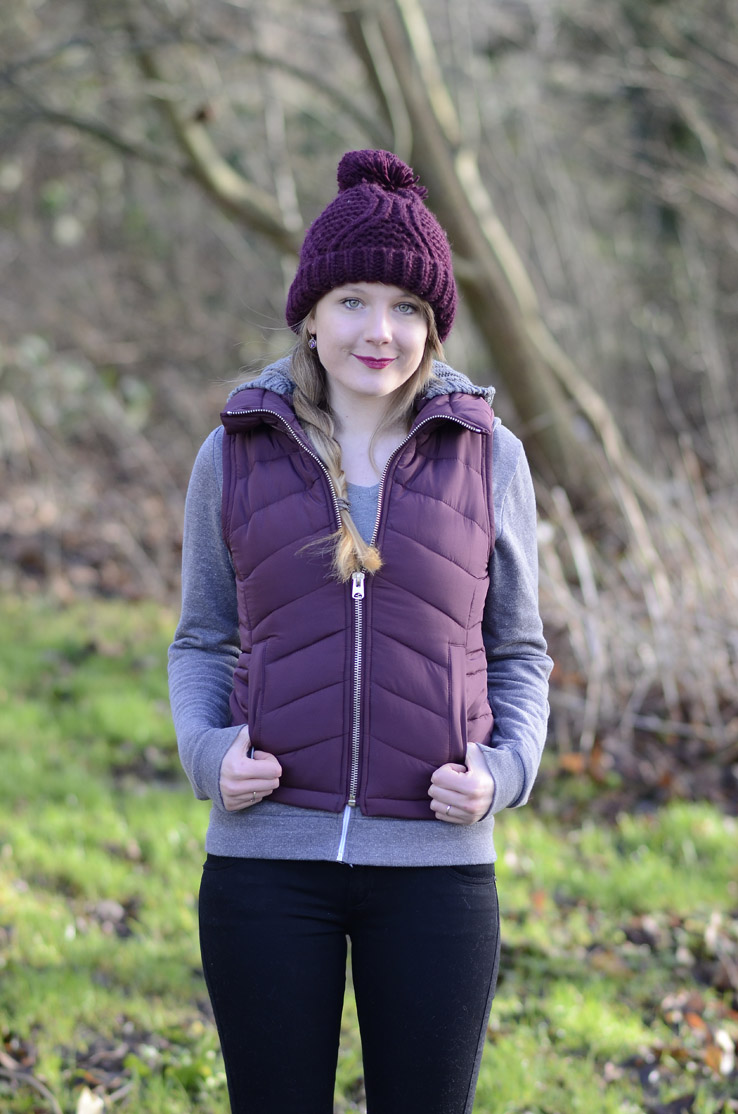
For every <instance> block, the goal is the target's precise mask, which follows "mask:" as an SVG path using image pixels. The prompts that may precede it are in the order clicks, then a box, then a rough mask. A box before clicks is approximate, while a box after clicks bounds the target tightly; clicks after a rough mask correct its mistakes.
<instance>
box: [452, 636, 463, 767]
mask: <svg viewBox="0 0 738 1114" xmlns="http://www.w3.org/2000/svg"><path fill="white" fill-rule="evenodd" d="M448 730H449V757H448V761H449V762H460V763H461V764H462V765H463V763H464V759H465V758H466V647H465V646H456V645H454V644H453V643H452V644H451V645H449V648H448Z"/></svg>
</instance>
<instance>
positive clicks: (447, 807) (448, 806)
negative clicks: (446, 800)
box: [446, 805, 451, 816]
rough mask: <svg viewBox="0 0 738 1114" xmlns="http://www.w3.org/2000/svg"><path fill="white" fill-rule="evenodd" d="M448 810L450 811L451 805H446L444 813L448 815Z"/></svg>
mask: <svg viewBox="0 0 738 1114" xmlns="http://www.w3.org/2000/svg"><path fill="white" fill-rule="evenodd" d="M450 812H451V805H446V815H447V816H448V815H449V813H450Z"/></svg>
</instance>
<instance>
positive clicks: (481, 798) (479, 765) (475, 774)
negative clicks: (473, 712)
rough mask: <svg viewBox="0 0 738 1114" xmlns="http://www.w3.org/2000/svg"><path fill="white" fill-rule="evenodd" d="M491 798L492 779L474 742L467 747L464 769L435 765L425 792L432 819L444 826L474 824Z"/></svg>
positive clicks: (492, 795)
mask: <svg viewBox="0 0 738 1114" xmlns="http://www.w3.org/2000/svg"><path fill="white" fill-rule="evenodd" d="M494 795H495V779H494V778H493V777H492V774H491V773H490V772H489V770H488V769H487V763H486V762H485V760H484V755H483V754H482V752H481V750H480V749H479V747H478V746H477V744H476V743H469V744H468V745H467V748H466V765H465V766H460V765H459V764H458V763H457V762H447V763H446V765H445V766H439V767H438V769H437V770H435V771H434V773H433V776H432V777H431V785H430V789H429V790H428V796H429V797H430V798H431V808H432V809H433V811H434V812H435V814H436V820H445V821H446V823H447V824H475V823H476V821H477V820H481V819H482V817H483V816H485V815H486V814H487V812H489V809H490V806H491V804H492V798H493V797H494Z"/></svg>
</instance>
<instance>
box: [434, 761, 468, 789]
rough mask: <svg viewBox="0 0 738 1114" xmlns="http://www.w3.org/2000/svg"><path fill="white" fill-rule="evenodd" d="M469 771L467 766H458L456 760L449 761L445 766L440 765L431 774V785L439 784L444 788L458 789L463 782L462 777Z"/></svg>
mask: <svg viewBox="0 0 738 1114" xmlns="http://www.w3.org/2000/svg"><path fill="white" fill-rule="evenodd" d="M467 773H468V771H467V768H466V766H458V765H457V764H456V763H455V762H447V763H446V765H445V766H439V767H438V769H437V770H434V771H433V773H432V774H431V785H437V786H439V787H440V788H442V789H457V788H458V787H459V785H460V784H461V779H462V778H464V777H465V776H466V774H467Z"/></svg>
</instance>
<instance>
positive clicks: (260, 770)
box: [220, 726, 282, 812]
mask: <svg viewBox="0 0 738 1114" xmlns="http://www.w3.org/2000/svg"><path fill="white" fill-rule="evenodd" d="M250 748H251V739H250V737H249V729H248V726H246V727H242V728H241V730H240V731H239V733H238V735H237V736H236V738H235V741H234V742H233V744H232V746H231V747H230V749H229V750H228V751H226V755H225V758H224V759H223V763H222V765H221V767H220V795H221V797H222V798H223V804H224V805H225V807H226V811H227V812H238V810H239V809H242V808H251V806H252V805H256V804H258V803H259V801H263V800H264V797H268V796H269V794H270V793H272V792H273V790H275V789H276V788H277V786H278V785H279V779H280V777H281V776H282V767H281V766H280V764H279V762H278V761H277V759H276V758H275V757H274V755H273V754H268V753H267V751H265V750H256V751H254V756H253V758H249V757H248V753H249V750H250Z"/></svg>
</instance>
